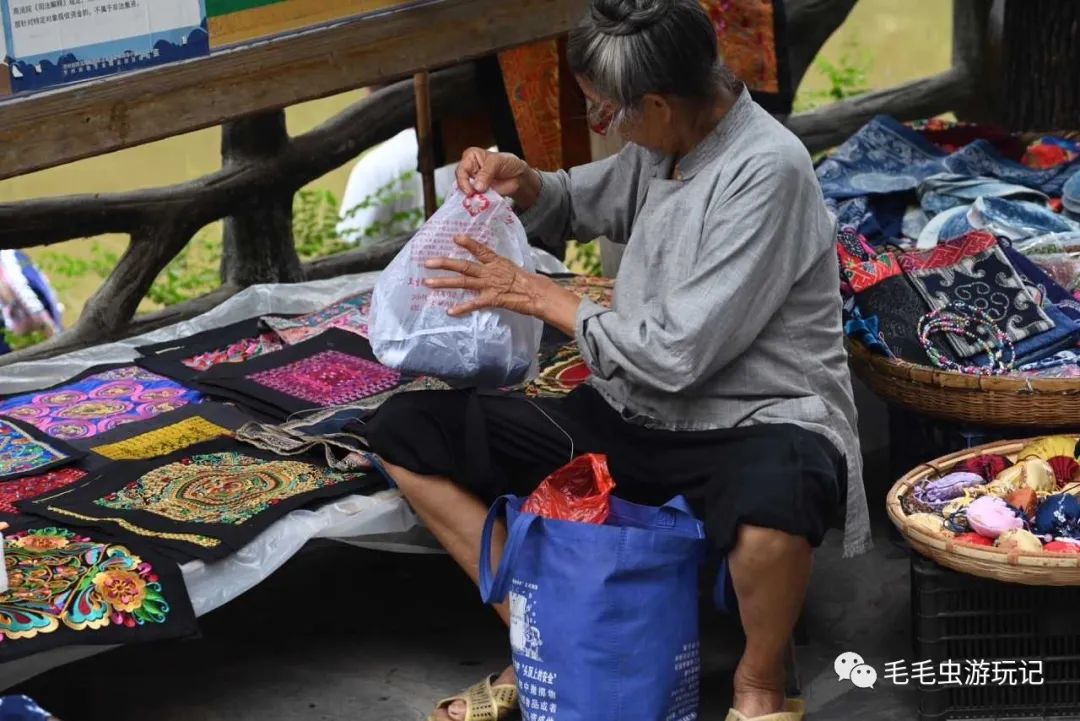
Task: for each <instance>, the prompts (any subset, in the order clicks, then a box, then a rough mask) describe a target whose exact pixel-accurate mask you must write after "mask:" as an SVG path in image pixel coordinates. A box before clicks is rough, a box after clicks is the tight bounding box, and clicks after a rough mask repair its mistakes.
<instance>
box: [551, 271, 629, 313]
mask: <svg viewBox="0 0 1080 721" xmlns="http://www.w3.org/2000/svg"><path fill="white" fill-rule="evenodd" d="M556 282H557V283H558V284H559V285H561V286H562V287H564V288H567V289H568V290H572V291H574V292H575V293H577V294H578V295H579V296H581V297H582V298H588V299H589V300H591V301H593V302H594V303H599V304H600V305H602V306H604V307H605V308H610V307H611V303H612V298H613V297H614V295H615V279H614V278H594V277H590V276H587V275H578V276H574V277H573V278H559V279H558V280H557V281H556Z"/></svg>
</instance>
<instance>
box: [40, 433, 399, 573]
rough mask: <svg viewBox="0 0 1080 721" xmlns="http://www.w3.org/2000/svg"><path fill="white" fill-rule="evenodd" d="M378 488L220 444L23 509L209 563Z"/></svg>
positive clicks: (374, 479)
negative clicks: (319, 506)
mask: <svg viewBox="0 0 1080 721" xmlns="http://www.w3.org/2000/svg"><path fill="white" fill-rule="evenodd" d="M379 488H385V482H384V481H382V479H381V478H379V477H378V476H376V475H367V474H362V473H341V472H338V471H333V470H330V469H328V468H326V467H325V466H323V465H322V463H321V459H318V458H317V457H314V456H312V457H307V456H305V457H296V458H291V459H283V458H279V457H277V456H276V455H274V454H273V453H269V452H267V451H265V450H262V449H258V448H251V447H248V446H244V445H242V444H240V443H238V442H236V441H235V440H232V439H219V440H216V441H210V442H207V443H201V444H199V445H196V446H191V447H189V448H186V449H184V450H182V451H178V452H176V453H172V454H169V455H168V456H163V457H161V458H157V459H154V460H150V461H117V462H115V463H112V464H110V465H108V466H107V467H105V468H104V469H103V470H102V471H100V472H99V473H96V474H92V475H91V476H90V477H88V478H87V480H86V481H85V482H83V483H80V484H78V485H76V486H72V487H70V488H69V489H68V490H67V492H65V493H63V494H60V495H54V496H51V497H46V498H43V499H40V500H38V501H33V502H29V503H23V504H22V506H21V508H22V510H24V511H27V512H31V513H34V514H36V515H39V516H43V517H45V518H49V519H52V520H55V521H57V522H63V523H66V524H69V525H78V526H88V527H95V528H100V529H102V530H104V531H107V532H109V533H110V534H113V535H117V536H118V537H135V538H140V539H143V540H145V541H146V542H149V543H152V544H154V545H156V546H160V547H162V548H163V549H165V548H168V549H170V551H171V552H173V553H175V552H176V551H180V552H182V553H185V554H187V555H188V556H190V557H192V558H199V559H202V560H205V561H215V560H219V559H221V558H224V557H225V556H227V555H229V554H230V553H232V552H234V551H236V550H239V549H241V548H243V547H244V546H245V545H246V544H248V543H249V542H251V541H252V540H253V539H254V538H255V537H256V536H257V535H259V533H261V532H262V531H263V530H265V529H266V527H267V526H269V525H270V524H271V523H273V522H275V521H277V520H278V519H280V518H281V517H282V516H284V515H286V514H287V513H289V512H290V511H292V510H294V509H296V508H299V507H301V506H304V505H307V504H309V503H312V502H314V501H317V500H322V499H327V498H332V497H337V496H344V495H348V494H350V493H368V492H372V491H375V490H378V489H379Z"/></svg>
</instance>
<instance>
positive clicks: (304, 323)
mask: <svg viewBox="0 0 1080 721" xmlns="http://www.w3.org/2000/svg"><path fill="white" fill-rule="evenodd" d="M370 313H371V291H370V290H368V291H364V292H363V293H357V294H356V295H352V296H349V297H348V298H342V299H341V300H339V301H338V302H337V303H334V304H332V305H329V306H327V307H326V308H323V309H322V310H318V311H315V312H314V313H308V314H307V315H302V316H298V317H296V318H279V317H277V316H266V317H265V318H263V319H262V321H263V323H264V324H265V325H266V326H267V327H268V328H271V329H272V330H273V331H274V332H275V333H276V334H277V337H278V338H279V339H280V340H281V341H284V343H285V344H286V345H296V344H297V343H302V342H304V341H306V340H308V339H309V338H314V337H315V336H317V335H319V334H320V333H322V332H324V331H326V330H329V329H330V328H340V329H342V330H344V331H348V332H350V333H355V334H357V335H359V336H363V337H364V338H367V335H368V315H370Z"/></svg>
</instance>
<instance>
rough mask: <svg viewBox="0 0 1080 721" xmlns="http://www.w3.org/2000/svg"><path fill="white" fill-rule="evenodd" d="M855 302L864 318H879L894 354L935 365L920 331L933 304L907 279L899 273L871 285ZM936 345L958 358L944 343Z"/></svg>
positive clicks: (948, 355)
mask: <svg viewBox="0 0 1080 721" xmlns="http://www.w3.org/2000/svg"><path fill="white" fill-rule="evenodd" d="M855 302H856V303H857V304H858V306H859V310H860V311H861V313H862V315H863V317H864V318H867V319H869V318H871V317H874V318H877V322H878V325H879V328H880V331H881V338H882V340H884V341H885V343H886V344H888V346H889V349H890V350H892V352H893V354H894V355H896V356H898V357H900V358H902V359H903V360H906V361H910V362H912V363H920V364H922V365H931V363H930V358H929V357H928V356H927V355H926V350H925V349H924V348H923V347H922V344H921V343H920V342H919V334H918V325H919V320H920V319H921V318H922V317H923V316H924V315H926V314H927V313H929V312H930V307H929V306H928V305H927V303H926V301H925V300H924V299H923V298H922V297H921V296H920V295H919V294H918V293H917V292H916V291H915V288H914V287H913V286H912V285H911V283H910V281H908V279H907V278H905V277H904V276H903V275H895V276H892V277H890V278H886V279H885V280H883V281H881V282H880V283H875V284H874V285H871V286H868V287H867V288H865V289H863V290H861V291H859V292H858V293H856V294H855ZM935 347H937V348H938V350H939V351H941V352H942V354H943V355H945V356H946V357H948V358H953V357H954V354H953V353H952V352H950V350H949V349H948V348H947V347H945V346H944V344H943V343H935Z"/></svg>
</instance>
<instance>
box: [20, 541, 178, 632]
mask: <svg viewBox="0 0 1080 721" xmlns="http://www.w3.org/2000/svg"><path fill="white" fill-rule="evenodd" d="M4 554H5V558H4V563H5V566H6V568H7V575H8V583H9V589H8V591H7V592H5V593H0V638H2V639H3V641H4V642H5V643H9V642H10V641H11V640H14V639H30V638H34V637H35V636H38V635H41V634H49V633H54V632H55V631H57V630H58V629H60V628H61V627H66V628H69V629H71V630H73V631H87V630H97V629H102V628H105V627H107V626H110V625H117V626H124V627H127V628H135V627H137V626H142V625H145V624H162V623H165V621H166V620H167V618H168V616H169V611H170V609H169V603H168V601H167V600H166V598H165V596H164V595H163V593H162V589H161V584H160V583H159V582H158V581H159V579H158V576H157V575H156V574H155V573H154V569H153V568H152V567H151V566H150V564H148V563H144V562H143V560H142V559H141V558H139V557H138V556H136V555H134V554H132V553H131V551H129V550H128V549H127V548H125V547H124V546H120V545H115V544H105V543H96V542H94V541H92V540H90V539H89V538H86V537H84V536H78V535H76V534H75V533H73V532H71V531H68V530H66V529H61V528H42V529H37V530H33V531H28V532H23V533H16V534H14V535H12V536H10V537H8V538H6V539H5V540H4Z"/></svg>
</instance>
